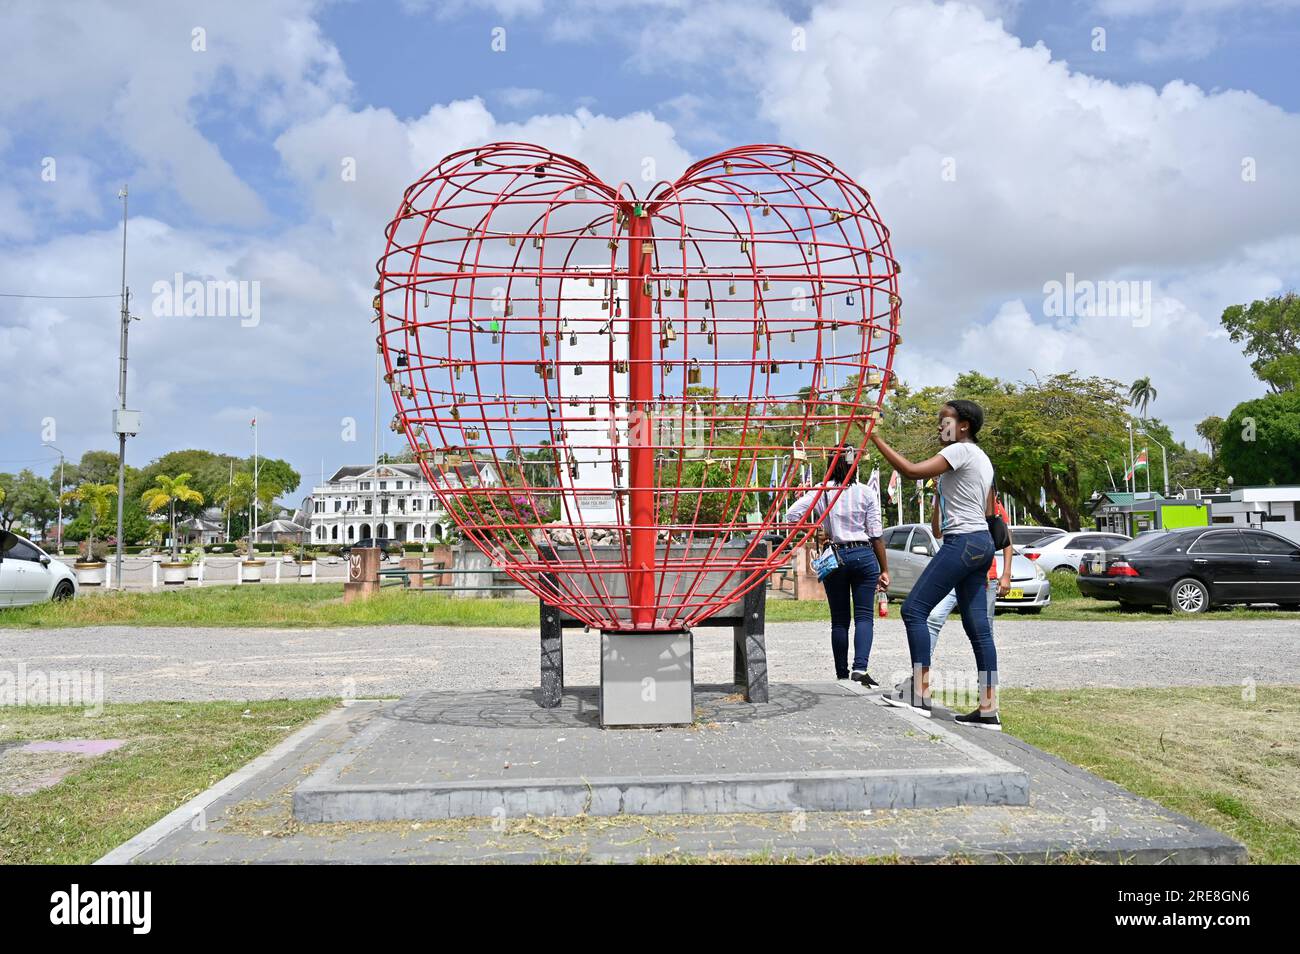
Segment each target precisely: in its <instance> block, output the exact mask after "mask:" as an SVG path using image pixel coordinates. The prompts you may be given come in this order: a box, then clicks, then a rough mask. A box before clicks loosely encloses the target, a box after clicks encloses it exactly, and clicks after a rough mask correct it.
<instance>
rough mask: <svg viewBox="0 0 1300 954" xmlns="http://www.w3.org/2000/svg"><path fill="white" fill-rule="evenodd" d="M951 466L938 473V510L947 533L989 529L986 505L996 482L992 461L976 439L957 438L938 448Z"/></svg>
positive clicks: (977, 531)
mask: <svg viewBox="0 0 1300 954" xmlns="http://www.w3.org/2000/svg"><path fill="white" fill-rule="evenodd" d="M939 453H940V454H942V455H943V456H944V458H945V459H946V460H947V461H948V466H950V467H951V468H952V470H949V471H945V472H944V473H942V474H940V475H939V482H938V486H939V512H940V513H941V514H942V524H941V526H942V527H943V533H944V536H947V535H948V534H950V533H979V532H980V531H987V530H988V528H989V525H988V520H987V519H986V518H985V516H984V509H985V507H986V506H987V503H988V499H989V488H990V487H992V486H993V462H992V461H990V460H989V455H988V454H986V453H984V451H983V449H982V448H981V447H980V446H979V445H978V444H976V443H974V442H973V441H958V442H957V443H955V444H949V445H948V446H947V447H945V448H943V449H942V450H941V451H939Z"/></svg>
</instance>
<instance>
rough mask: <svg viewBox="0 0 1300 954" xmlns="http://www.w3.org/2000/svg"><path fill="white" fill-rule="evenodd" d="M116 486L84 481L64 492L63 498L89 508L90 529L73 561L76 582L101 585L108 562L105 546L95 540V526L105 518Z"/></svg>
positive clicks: (115, 492)
mask: <svg viewBox="0 0 1300 954" xmlns="http://www.w3.org/2000/svg"><path fill="white" fill-rule="evenodd" d="M115 496H117V488H116V487H114V486H113V485H112V484H92V483H84V484H82V485H81V486H79V487H77V488H75V489H73V490H69V491H68V492H67V493H65V494H64V495H63V499H64V500H65V501H72V502H74V503H80V504H82V505H83V506H86V507H89V508H90V521H89V524H90V533H89V535H88V536H87V537H86V543H85V545H84V548H78V551H77V560H76V561H75V562H74V563H73V564H72V568H73V571H74V572H75V573H76V574H77V582H78V583H80V584H81V585H82V586H103V585H104V576H105V572H106V568H107V566H108V563H107V562H106V560H105V557H106V556H107V555H108V548H107V547H105V546H104V545H103V544H102V543H100V544H99V545H98V546H97V545H96V541H95V527H96V526H98V525H99V524H100V523H102V522H104V521H105V520H107V519H108V514H109V510H110V509H111V507H112V503H113V498H114V497H115Z"/></svg>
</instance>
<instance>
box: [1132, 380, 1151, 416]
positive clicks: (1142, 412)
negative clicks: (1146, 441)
mask: <svg viewBox="0 0 1300 954" xmlns="http://www.w3.org/2000/svg"><path fill="white" fill-rule="evenodd" d="M1156 397H1157V394H1156V389H1155V388H1154V387H1153V386H1152V385H1151V379H1150V378H1138V379H1137V380H1136V381H1134V382H1133V383H1132V384H1130V385H1129V387H1128V403H1129V405H1130V406H1131V407H1133V409H1134V410H1136V411H1137V412H1138V416H1139V417H1146V416H1147V409H1148V408H1149V407H1150V406H1151V402H1152V401H1154V400H1155V399H1156Z"/></svg>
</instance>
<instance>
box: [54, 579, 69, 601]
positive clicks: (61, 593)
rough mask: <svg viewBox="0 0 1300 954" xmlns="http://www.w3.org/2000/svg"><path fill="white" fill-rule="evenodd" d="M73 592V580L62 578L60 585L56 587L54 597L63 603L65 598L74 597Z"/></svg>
mask: <svg viewBox="0 0 1300 954" xmlns="http://www.w3.org/2000/svg"><path fill="white" fill-rule="evenodd" d="M72 594H73V589H72V581H71V580H62V581H61V582H60V583H59V585H58V586H56V587H55V588H54V596H53V597H52V599H53V600H54V602H56V603H62V602H63V601H64V600H70V599H72Z"/></svg>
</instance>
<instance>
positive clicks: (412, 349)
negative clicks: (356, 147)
mask: <svg viewBox="0 0 1300 954" xmlns="http://www.w3.org/2000/svg"><path fill="white" fill-rule="evenodd" d="M378 271H379V281H378V283H377V285H378V294H377V295H376V296H375V300H374V302H372V305H373V307H374V310H375V311H376V312H377V314H378V321H379V343H380V346H381V348H382V352H383V354H384V361H385V365H386V370H387V372H388V375H389V376H390V377H389V378H387V379H386V380H389V381H391V382H393V387H392V394H393V401H394V406H395V410H396V414H395V416H394V418H393V422H392V424H393V427H394V429H395V430H398V431H400V432H402V433H405V434H406V436H407V438H408V440H409V441H410V443H411V446H412V450H413V451H414V453H415V456H416V459H417V460H418V461H419V462H420V465H421V468H422V469H423V471H424V473H425V476H426V478H427V479H428V480H429V482H430V484H431V485H432V486H433V488H434V491H435V492H436V494H437V495H438V498H439V501H440V503H441V505H442V507H443V508H444V509H445V510H446V513H447V515H448V518H449V519H450V520H451V521H453V522H454V523H455V525H456V527H457V528H458V529H459V531H460V532H461V534H462V535H463V536H464V538H465V539H466V540H469V541H471V542H473V543H474V544H475V545H476V546H477V547H479V549H481V550H482V551H483V552H484V553H486V554H488V555H489V556H490V557H491V558H492V560H493V561H494V562H495V563H496V564H497V565H498V566H499V567H500V568H501V569H502V570H504V571H505V572H507V573H508V574H509V575H510V576H511V577H512V578H513V579H515V580H516V581H518V582H519V583H520V584H521V585H523V586H525V587H526V588H528V589H529V590H531V591H532V592H533V593H535V594H537V595H538V596H540V597H541V598H542V599H544V600H546V601H547V602H548V603H550V604H552V605H554V606H556V607H558V608H561V609H563V610H565V611H567V612H569V613H571V614H572V615H573V616H575V617H577V618H578V619H580V620H582V621H583V622H584V623H586V624H587V625H589V626H592V627H596V628H599V629H602V630H619V631H680V630H682V629H686V628H689V627H690V626H692V625H693V624H695V623H698V622H699V621H701V620H703V619H705V618H707V617H708V616H709V615H711V614H712V613H714V612H716V611H717V610H718V609H720V608H721V607H723V606H725V605H727V604H729V603H731V602H733V601H735V600H736V599H738V598H739V597H740V596H742V595H743V594H744V593H745V592H747V591H748V590H749V589H751V588H753V587H755V586H759V585H761V584H762V583H763V581H764V579H765V578H766V576H767V574H768V573H770V572H771V570H772V569H774V568H776V567H778V566H780V565H783V564H784V563H785V562H786V561H787V560H788V558H789V554H790V550H791V548H792V547H793V546H796V545H798V544H800V543H802V541H803V540H804V539H805V538H806V537H807V535H808V534H809V533H811V532H812V530H813V529H815V525H816V521H817V520H818V519H819V518H818V517H814V516H813V514H814V513H817V514H824V513H825V512H826V511H827V510H828V509H829V506H827V507H813V508H810V509H809V515H808V516H807V517H805V518H804V520H803V521H801V522H800V523H799V524H797V525H796V526H795V527H793V532H789V533H786V532H785V531H786V530H787V529H789V528H785V527H782V528H781V535H780V537H779V539H777V540H776V541H775V542H770V541H768V540H765V539H764V537H765V535H767V534H768V532H769V531H771V530H773V529H774V528H775V527H776V526H777V525H778V523H779V522H780V520H781V517H782V514H783V513H784V512H785V509H786V508H788V506H789V504H790V503H791V502H792V499H793V497H792V494H793V493H794V492H795V488H798V487H800V486H801V485H803V484H805V483H806V482H807V478H808V474H809V468H812V467H818V468H824V467H825V466H828V465H829V464H830V463H832V462H833V461H834V460H835V459H836V458H837V456H838V455H840V454H841V453H844V451H842V450H841V448H844V447H847V448H850V449H851V451H852V457H853V459H854V460H858V459H860V456H861V455H860V452H861V450H862V448H863V447H864V445H865V444H866V441H867V436H868V434H869V433H870V429H871V427H872V426H874V424H875V423H876V421H878V419H879V418H878V415H879V411H880V408H881V407H882V405H883V402H884V399H885V395H886V393H887V390H888V384H889V382H890V381H891V373H892V364H893V358H894V349H895V347H896V344H897V342H898V340H899V326H900V317H901V300H900V298H899V295H898V277H899V272H900V269H899V266H898V262H897V259H896V258H895V256H894V253H893V250H892V248H891V246H890V241H889V232H888V230H887V229H886V228H885V226H884V224H883V222H882V221H881V219H880V216H879V215H878V214H877V212H876V210H875V208H874V206H873V205H872V202H871V199H870V196H869V195H868V194H867V192H866V190H865V189H863V188H862V187H861V186H859V185H858V184H857V183H855V182H854V181H853V180H852V179H851V178H850V177H849V176H847V175H846V174H845V173H843V172H842V171H840V170H838V169H837V168H836V167H835V166H834V165H833V164H832V163H830V161H829V160H827V159H825V158H823V157H821V156H818V155H815V154H813V153H808V152H803V151H799V150H794V149H790V148H787V147H784V146H745V147H741V148H737V149H732V150H729V151H728V152H726V153H722V154H720V155H717V156H713V157H710V158H708V159H704V160H701V161H700V162H697V163H695V164H694V165H693V166H691V167H690V168H689V169H687V170H686V172H685V173H684V174H683V175H682V176H681V177H679V178H678V179H677V180H675V181H674V182H661V183H658V184H656V185H655V186H653V187H651V188H650V189H649V190H647V192H646V195H645V196H644V197H638V196H637V195H636V194H635V192H634V190H633V189H632V188H631V187H630V186H628V185H627V184H626V183H624V184H621V185H618V186H610V185H608V184H606V183H605V182H603V181H601V180H600V179H599V178H597V177H596V176H595V175H594V174H593V173H592V172H591V170H589V169H588V168H587V167H586V166H584V165H582V164H581V163H580V162H578V161H577V160H574V159H571V158H568V157H566V156H562V155H559V154H556V153H553V152H550V151H548V150H546V149H544V148H542V147H539V146H533V145H528V144H520V143H498V144H494V145H489V146H484V147H481V148H477V149H469V150H465V151H462V152H458V153H454V154H452V155H450V156H448V157H447V158H445V159H444V160H443V161H442V162H440V163H439V164H438V165H437V166H435V167H434V168H433V169H431V170H430V171H429V172H428V173H427V174H426V175H425V176H423V177H422V178H421V179H419V180H418V181H417V182H415V183H414V184H412V185H411V186H410V187H409V188H407V190H406V191H405V193H404V194H403V196H402V198H401V201H400V203H399V206H398V213H397V215H396V216H395V218H394V219H393V221H392V222H391V223H390V224H389V226H388V230H387V243H386V247H385V251H384V255H383V257H382V258H380V260H379V262H378ZM372 320H373V319H372ZM399 355H400V356H401V360H400V362H399V361H398V360H397V359H398V356H399ZM471 434H472V435H473V436H472V437H471V436H470V435H471ZM470 441H472V442H473V443H474V447H473V448H472V449H467V451H466V452H465V453H464V455H463V459H464V461H465V463H466V464H468V465H469V466H468V467H466V466H464V465H463V464H462V465H460V466H458V467H455V468H452V467H450V466H449V464H448V457H449V455H447V454H444V453H443V450H444V449H445V448H451V447H461V446H464V445H466V444H468V443H469V442H470ZM456 456H457V458H458V459H459V458H461V455H460V454H457V455H456ZM813 477H814V478H815V479H820V478H821V473H816V474H813ZM817 486H819V487H822V490H821V491H820V492H821V493H822V494H824V496H825V498H826V501H827V503H828V504H829V505H833V503H834V500H835V499H836V497H837V496H838V494H839V492H840V490H841V488H839V487H837V486H834V485H817ZM398 535H399V536H400V534H398Z"/></svg>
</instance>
